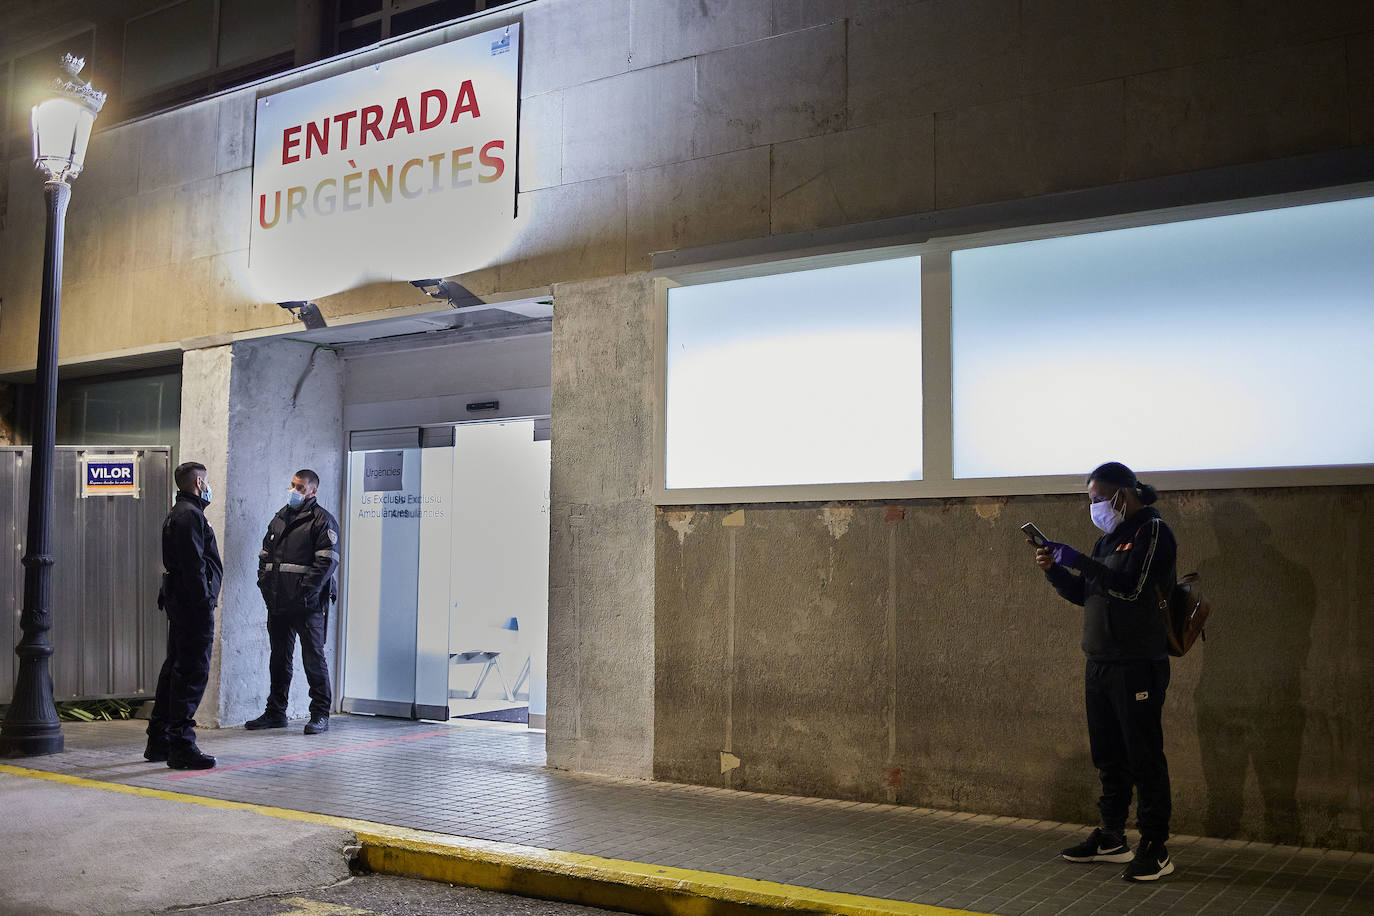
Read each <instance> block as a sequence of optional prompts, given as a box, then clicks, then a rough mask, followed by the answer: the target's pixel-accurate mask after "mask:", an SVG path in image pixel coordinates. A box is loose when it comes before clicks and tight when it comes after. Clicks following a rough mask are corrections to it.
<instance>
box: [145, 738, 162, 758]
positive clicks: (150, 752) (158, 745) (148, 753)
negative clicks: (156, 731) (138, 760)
mask: <svg viewBox="0 0 1374 916" xmlns="http://www.w3.org/2000/svg"><path fill="white" fill-rule="evenodd" d="M167 747H168V745H167V739H166V738H163V739H162V740H160V741H159V740H158V739H156V738H149V739H148V746H147V747H145V748H144V749H143V759H144V760H148V761H151V762H153V763H161V762H162V761H164V760H166V759H167Z"/></svg>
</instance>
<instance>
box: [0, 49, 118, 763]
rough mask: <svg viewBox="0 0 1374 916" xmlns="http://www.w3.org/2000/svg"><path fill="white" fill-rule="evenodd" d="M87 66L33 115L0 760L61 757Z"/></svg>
mask: <svg viewBox="0 0 1374 916" xmlns="http://www.w3.org/2000/svg"><path fill="white" fill-rule="evenodd" d="M85 65H86V62H85V61H84V60H82V59H81V58H79V57H73V56H72V55H70V54H66V55H63V57H62V70H63V72H62V73H60V74H59V75H58V76H57V78H56V79H54V80H53V82H52V85H51V87H50V88H49V91H48V95H47V98H45V99H44V100H43V101H41V102H39V103H38V104H37V105H35V106H34V107H33V120H32V123H33V164H34V165H35V166H36V167H37V168H38V169H39V170H40V171H42V172H43V173H44V174H46V175H47V181H45V182H44V183H43V198H44V200H45V201H46V203H47V210H48V221H47V232H46V234H45V236H44V240H43V298H42V301H41V310H40V312H39V318H38V373H37V376H38V377H37V384H36V386H35V389H36V392H37V403H36V405H35V410H34V430H33V453H32V465H31V466H30V468H29V516H28V539H27V542H26V547H27V550H26V552H25V554H24V560H23V563H24V604H23V609H22V610H21V612H20V615H19V628H20V629H21V630H22V631H23V633H24V635H23V638H21V639H20V640H19V645H18V646H16V647H15V649H14V652H15V654H16V655H18V656H19V676H18V678H17V679H16V681H15V685H14V698H13V700H12V702H11V703H10V707H9V710H8V711H7V712H6V714H5V723H4V725H3V726H0V755H3V756H17V757H36V756H39V755H41V754H57V753H60V752H61V751H62V725H61V723H60V722H59V721H58V719H57V709H56V708H55V707H54V706H53V699H52V675H51V673H50V672H49V671H48V658H49V657H50V656H51V655H52V640H51V639H50V638H49V635H48V633H49V631H50V630H51V629H52V607H51V606H52V563H53V558H52V552H51V541H52V538H51V536H50V531H49V528H50V525H49V517H50V516H51V515H52V465H53V440H54V439H55V438H56V437H57V331H58V316H59V311H60V306H61V302H62V234H63V226H64V222H65V218H66V215H67V202H68V200H70V199H71V194H72V189H71V186H70V185H68V184H67V182H68V181H70V180H71V179H73V178H75V177H76V176H77V175H79V174H81V168H82V166H83V165H85V161H86V144H87V143H88V142H90V139H91V126H92V125H93V124H94V123H95V116H96V115H97V114H98V113H99V112H100V107H101V106H102V105H104V104H105V93H103V92H100V91H98V90H96V89H94V88H92V86H91V84H90V83H86V82H82V81H81V78H80V76H79V75H78V74H80V73H81V68H82V67H84V66H85Z"/></svg>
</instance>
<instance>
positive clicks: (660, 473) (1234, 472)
mask: <svg viewBox="0 0 1374 916" xmlns="http://www.w3.org/2000/svg"><path fill="white" fill-rule="evenodd" d="M1371 196H1374V182H1361V183H1359V184H1352V185H1343V186H1340V187H1333V188H1322V189H1318V190H1313V191H1303V192H1296V193H1288V194H1276V195H1269V196H1264V197H1253V198H1244V199H1238V200H1228V201H1222V202H1218V203H1207V204H1195V205H1189V206H1184V207H1171V208H1167V209H1160V210H1151V211H1142V212H1138V213H1127V214H1119V215H1115V216H1108V217H1099V218H1095V219H1086V220H1075V221H1071V222H1063V223H1054V224H1048V225H1035V226H1020V227H1015V228H1008V229H997V230H992V231H987V232H976V233H967V234H960V235H951V236H945V237H941V238H936V239H931V240H929V241H926V242H921V243H912V244H900V243H899V244H891V245H876V246H872V247H858V248H846V249H843V250H829V251H822V252H814V253H799V254H797V255H792V256H783V257H773V258H769V257H758V258H741V259H737V260H734V261H727V262H715V263H709V264H700V265H693V266H690V267H682V268H674V269H672V270H666V271H661V272H659V273H658V274H657V275H656V277H655V280H654V309H653V321H654V327H653V335H654V337H653V340H654V367H653V371H654V385H655V388H654V392H655V397H654V417H653V420H654V426H653V455H652V460H653V481H652V487H651V496H652V498H653V501H654V503H655V504H656V505H661V506H689V505H690V506H699V505H728V504H737V503H744V504H747V503H776V502H830V501H837V500H897V499H922V498H950V497H978V496H1021V495H1037V494H1056V493H1080V492H1082V491H1083V487H1084V478H1085V476H1086V475H1087V472H1088V471H1090V470H1091V468H1084V469H1083V471H1082V473H1079V474H1060V475H1035V476H1024V477H983V478H962V479H959V478H955V477H954V474H953V449H954V430H953V384H952V381H953V362H952V353H951V347H952V296H953V286H952V278H951V274H950V261H951V255H952V253H953V252H955V251H961V250H965V249H969V248H983V247H988V246H992V245H1006V244H1010V243H1013V242H1029V241H1036V240H1040V239H1050V238H1062V237H1065V236H1073V235H1084V234H1088V233H1094V232H1105V231H1111V230H1115V229H1133V228H1137V227H1140V226H1153V225H1160V224H1165V223H1174V222H1185V221H1190V220H1199V219H1207V218H1210V217H1216V216H1231V215H1236V214H1241V213H1252V212H1256V211H1261V210H1274V209H1283V208H1288V207H1299V206H1305V205H1308V204H1318V203H1328V202H1332V201H1340V200H1351V199H1354V198H1360V197H1371ZM913 255H919V256H920V258H921V281H920V282H921V423H922V449H923V456H922V467H923V477H922V479H921V480H899V481H884V482H877V483H833V484H787V485H780V486H749V487H710V488H705V487H702V488H678V489H668V488H667V486H666V469H667V394H668V384H667V345H668V290H669V289H671V288H673V287H675V286H685V285H695V284H701V283H719V282H723V281H727V280H738V279H744V278H747V277H759V276H767V275H770V274H777V273H786V272H791V271H799V270H813V269H817V268H821V267H833V266H839V265H842V264H858V263H864V262H868V261H875V260H881V259H885V258H903V257H911V256H913ZM1370 422H1374V420H1371V421H1370ZM1102 460H1103V461H1109V460H1112V456H1111V455H1104V456H1102ZM1146 478H1147V481H1148V482H1149V483H1151V484H1153V485H1154V486H1156V487H1157V488H1159V489H1160V490H1224V489H1238V488H1273V487H1307V486H1353V485H1366V484H1374V464H1359V465H1329V466H1322V467H1276V468H1239V469H1226V470H1190V471H1160V472H1155V473H1150V474H1148V475H1146Z"/></svg>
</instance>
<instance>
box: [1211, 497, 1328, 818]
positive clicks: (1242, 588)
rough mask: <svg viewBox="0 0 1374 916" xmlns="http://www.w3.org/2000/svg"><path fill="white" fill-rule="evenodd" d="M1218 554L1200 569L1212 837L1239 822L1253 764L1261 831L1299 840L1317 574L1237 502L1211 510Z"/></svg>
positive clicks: (1258, 518)
mask: <svg viewBox="0 0 1374 916" xmlns="http://www.w3.org/2000/svg"><path fill="white" fill-rule="evenodd" d="M1212 524H1213V528H1214V530H1215V532H1216V539H1217V545H1218V555H1217V556H1215V557H1210V558H1208V559H1206V560H1203V561H1202V562H1201V563H1200V564H1199V566H1198V572H1199V574H1200V575H1201V577H1202V581H1203V583H1204V585H1205V587H1206V588H1207V592H1208V596H1209V598H1210V600H1211V601H1212V606H1213V607H1214V608H1215V609H1216V613H1215V615H1214V616H1213V621H1214V624H1213V626H1212V627H1210V628H1209V629H1210V630H1211V631H1212V634H1211V635H1213V637H1214V638H1213V639H1211V640H1209V641H1208V642H1207V644H1206V647H1205V649H1204V655H1203V668H1202V675H1201V677H1200V678H1199V680H1198V685H1197V690H1196V691H1195V692H1194V694H1193V702H1194V705H1195V708H1196V710H1197V726H1198V741H1199V745H1200V747H1201V751H1202V771H1203V778H1204V779H1205V780H1206V783H1207V812H1206V815H1205V819H1204V822H1203V823H1204V826H1205V829H1206V832H1207V834H1208V835H1209V836H1216V837H1233V836H1237V835H1238V834H1239V832H1240V829H1241V821H1242V815H1243V814H1244V810H1245V798H1244V795H1245V783H1246V779H1247V775H1248V772H1249V770H1250V769H1251V768H1253V770H1254V774H1255V781H1256V783H1257V784H1258V786H1259V792H1260V797H1261V799H1262V800H1263V804H1264V812H1263V839H1264V840H1266V841H1268V842H1273V843H1294V844H1296V843H1300V842H1301V841H1302V830H1301V824H1300V821H1299V817H1298V804H1297V784H1298V765H1299V760H1300V758H1301V754H1302V738H1303V728H1304V725H1305V723H1306V718H1305V715H1304V712H1303V705H1302V676H1303V669H1304V668H1305V667H1306V664H1307V653H1308V649H1309V647H1310V645H1311V630H1312V620H1313V617H1314V615H1315V612H1316V587H1315V584H1314V582H1313V578H1312V573H1311V572H1310V571H1308V570H1307V569H1305V568H1304V567H1302V566H1299V565H1298V564H1296V563H1294V562H1293V561H1291V560H1289V559H1288V558H1286V557H1285V556H1284V555H1283V554H1281V553H1279V551H1278V550H1277V549H1276V548H1275V547H1274V546H1273V544H1271V543H1269V540H1270V538H1272V537H1273V531H1272V530H1271V529H1270V528H1269V526H1268V525H1267V524H1266V523H1265V522H1264V520H1263V519H1261V518H1260V517H1259V516H1258V515H1257V514H1256V513H1255V511H1254V510H1253V509H1252V508H1250V506H1248V505H1246V504H1245V503H1244V502H1241V501H1240V500H1235V499H1230V500H1223V501H1219V502H1217V503H1216V504H1215V505H1214V507H1213V509H1212Z"/></svg>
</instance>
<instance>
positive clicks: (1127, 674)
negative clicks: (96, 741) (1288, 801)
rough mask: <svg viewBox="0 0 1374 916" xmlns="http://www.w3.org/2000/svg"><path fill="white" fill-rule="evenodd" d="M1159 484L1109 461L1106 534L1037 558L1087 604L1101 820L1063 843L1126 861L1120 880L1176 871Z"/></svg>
mask: <svg viewBox="0 0 1374 916" xmlns="http://www.w3.org/2000/svg"><path fill="white" fill-rule="evenodd" d="M1156 498H1157V494H1156V492H1155V488H1154V487H1152V486H1149V485H1148V484H1143V483H1141V482H1140V481H1138V480H1137V479H1136V476H1135V474H1134V473H1133V472H1132V471H1131V469H1130V468H1128V467H1126V466H1125V465H1124V464H1119V463H1117V462H1111V463H1108V464H1104V465H1102V466H1101V467H1099V468H1098V469H1097V470H1095V471H1093V472H1092V475H1091V476H1090V477H1089V478H1088V499H1089V509H1090V512H1091V515H1092V519H1093V524H1094V525H1096V526H1097V527H1098V528H1099V529H1101V530H1102V531H1103V532H1104V534H1103V535H1102V537H1101V538H1099V539H1098V541H1097V543H1096V544H1094V545H1093V549H1092V554H1091V555H1084V554H1081V553H1079V552H1078V551H1076V550H1074V549H1073V548H1072V547H1069V546H1068V545H1066V544H1058V543H1053V542H1051V543H1049V544H1047V545H1046V546H1044V547H1041V548H1040V549H1038V550H1037V551H1036V553H1035V562H1036V564H1037V565H1038V566H1039V567H1040V568H1041V569H1043V570H1044V571H1045V577H1046V578H1047V579H1049V581H1050V584H1051V585H1053V586H1054V588H1055V590H1056V591H1058V592H1059V594H1060V595H1061V596H1062V597H1063V598H1064V599H1065V600H1067V601H1071V602H1073V603H1074V604H1077V605H1081V606H1082V608H1083V652H1084V654H1085V655H1087V657H1088V660H1087V670H1086V674H1085V685H1084V686H1085V691H1084V692H1085V698H1086V701H1087V713H1088V743H1089V746H1090V748H1091V751H1092V760H1093V765H1094V766H1095V767H1097V772H1098V776H1099V777H1100V778H1101V780H1102V796H1101V798H1099V799H1098V802H1097V807H1098V811H1099V812H1101V817H1102V822H1101V826H1099V827H1098V828H1097V829H1095V830H1094V831H1093V832H1092V834H1091V835H1090V836H1089V837H1088V838H1087V839H1086V840H1085V841H1084V842H1082V843H1080V844H1078V845H1077V846H1072V847H1070V848H1068V849H1065V850H1064V851H1063V853H1062V855H1063V857H1064V858H1065V859H1067V860H1069V861H1070V862H1117V863H1123V862H1124V863H1129V864H1127V866H1126V869H1125V871H1124V872H1123V873H1122V877H1124V878H1126V879H1127V880H1129V881H1153V880H1155V879H1156V878H1161V877H1163V876H1165V875H1167V874H1170V873H1172V872H1173V870H1174V865H1173V862H1172V861H1171V860H1170V859H1169V852H1168V850H1167V849H1166V848H1165V846H1164V841H1165V840H1166V839H1167V838H1168V836H1169V814H1170V807H1171V803H1170V796H1169V764H1168V762H1167V761H1166V760H1165V758H1164V731H1163V727H1162V724H1161V714H1162V712H1163V709H1164V695H1165V691H1166V690H1167V689H1168V687H1169V654H1168V649H1167V636H1166V633H1165V621H1164V617H1163V612H1162V611H1161V610H1160V607H1159V601H1160V599H1159V591H1157V590H1156V589H1159V590H1160V591H1162V592H1163V594H1165V595H1167V594H1168V593H1169V590H1170V589H1171V588H1172V587H1173V584H1174V582H1175V579H1176V576H1175V568H1174V567H1175V559H1176V557H1177V554H1178V548H1177V544H1176V542H1175V541H1174V535H1173V532H1172V531H1170V530H1169V526H1168V525H1166V524H1164V520H1163V519H1162V518H1160V515H1159V512H1158V511H1156V510H1155V509H1153V508H1151V505H1150V504H1151V503H1153V502H1154V501H1155V500H1156ZM1132 789H1134V790H1135V791H1136V794H1137V803H1136V822H1137V825H1138V826H1139V828H1140V846H1139V847H1138V848H1137V849H1136V851H1135V854H1134V855H1132V853H1131V850H1130V847H1129V846H1127V845H1126V814H1127V811H1128V810H1129V808H1130V806H1131V792H1132Z"/></svg>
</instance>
